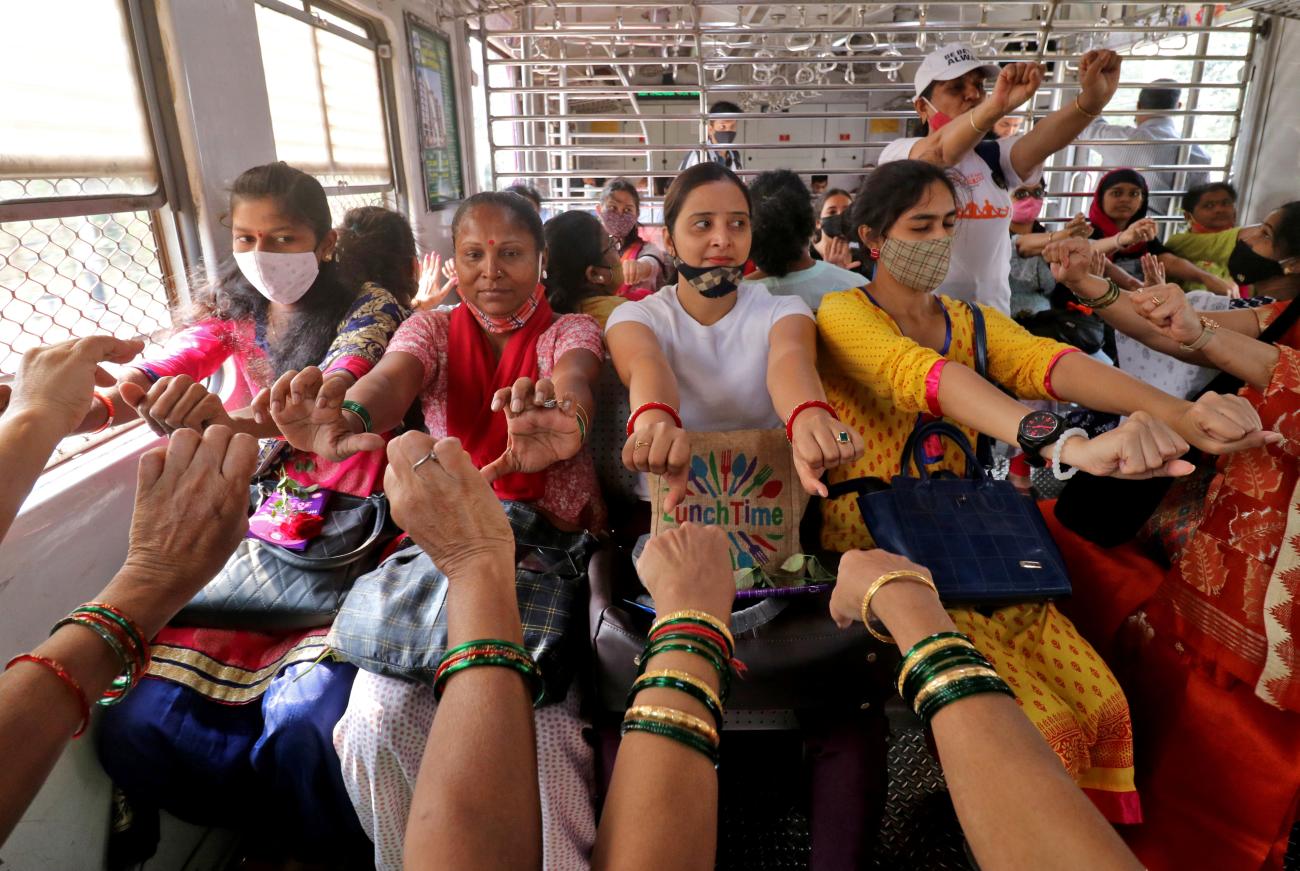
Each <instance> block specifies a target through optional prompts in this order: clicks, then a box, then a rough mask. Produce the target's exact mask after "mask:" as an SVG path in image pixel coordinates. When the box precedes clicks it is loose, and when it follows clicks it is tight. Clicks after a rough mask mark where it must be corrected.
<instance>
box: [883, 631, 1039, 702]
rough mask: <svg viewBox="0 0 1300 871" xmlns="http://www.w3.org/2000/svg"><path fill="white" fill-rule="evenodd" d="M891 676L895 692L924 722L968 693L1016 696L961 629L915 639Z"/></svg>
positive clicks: (968, 694) (970, 694) (969, 694)
mask: <svg viewBox="0 0 1300 871" xmlns="http://www.w3.org/2000/svg"><path fill="white" fill-rule="evenodd" d="M894 677H895V678H896V679H897V681H898V694H899V695H900V696H902V697H903V701H905V702H907V706H908V707H910V708H911V709H912V710H913V711H915V712H916V715H917V716H918V717H920V718H921V720H922V721H923V722H925V723H929V722H930V720H931V719H933V718H934V715H935V714H936V713H938V712H939V711H940V710H941V709H942V708H944V707H946V706H948V705H950V704H952V703H953V702H956V701H959V700H961V699H964V698H966V697H968V696H974V695H979V694H981V693H1003V694H1004V695H1008V696H1011V697H1012V698H1015V694H1014V693H1013V692H1012V691H1011V687H1010V686H1008V685H1007V682H1006V681H1004V680H1003V679H1002V678H1000V677H998V673H997V672H996V671H995V670H994V669H993V664H992V663H991V662H989V661H988V659H987V658H986V657H985V656H984V654H982V653H980V652H979V650H977V649H976V648H975V645H974V644H973V643H972V642H971V640H970V638H968V637H967V636H965V635H963V634H962V633H960V632H937V633H935V634H934V635H931V636H928V637H926V638H922V639H921V640H920V641H918V642H916V644H914V645H912V649H911V650H909V651H907V653H906V654H905V655H904V656H903V660H902V662H900V663H899V664H898V668H897V669H896V670H895V673H894Z"/></svg>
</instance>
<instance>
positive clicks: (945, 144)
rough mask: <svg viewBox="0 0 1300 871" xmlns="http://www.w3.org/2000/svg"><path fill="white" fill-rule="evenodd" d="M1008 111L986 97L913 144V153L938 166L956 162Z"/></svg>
mask: <svg viewBox="0 0 1300 871" xmlns="http://www.w3.org/2000/svg"><path fill="white" fill-rule="evenodd" d="M1005 114H1006V112H1004V111H1003V110H1001V109H1000V108H998V107H997V106H995V105H993V101H992V100H985V101H984V102H982V103H980V104H979V105H978V106H976V107H975V108H974V109H971V110H970V111H968V112H964V113H962V114H961V115H958V116H957V117H956V118H954V119H952V120H951V121H949V122H948V123H947V124H945V125H943V126H942V127H940V128H939V129H938V130H932V131H930V134H929V135H928V136H926V137H925V138H924V139H922V140H921V141H920V142H917V143H916V144H914V145H913V146H912V150H911V152H910V153H909V155H908V156H909V157H911V158H912V159H913V160H924V161H926V162H927V163H933V164H936V165H938V166H956V165H957V164H958V163H960V162H961V160H962V158H963V157H965V156H966V155H967V154H970V152H971V150H972V149H973V148H974V147H975V146H976V145H978V144H979V142H980V140H981V139H983V138H984V134H985V133H987V132H988V131H989V130H991V129H992V128H993V125H994V124H996V123H997V122H998V121H999V120H1000V119H1001V118H1002V116H1003V115H1005Z"/></svg>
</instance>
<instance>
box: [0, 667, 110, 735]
mask: <svg viewBox="0 0 1300 871" xmlns="http://www.w3.org/2000/svg"><path fill="white" fill-rule="evenodd" d="M20 662H31V663H35V664H36V665H39V666H43V667H44V668H47V669H49V670H50V671H51V672H53V673H54V676H55V677H57V678H58V679H59V680H61V681H63V685H64V686H66V687H67V688H68V689H69V690H71V691H72V694H73V695H74V696H76V698H77V704H78V705H80V706H81V725H80V726H78V727H77V731H75V732H73V733H72V737H73V738H80V737H81V736H82V734H83V733H84V732H85V731H86V726H88V725H90V702H88V701H86V692H85V690H83V689H82V688H81V684H79V683H77V679H76V678H74V677H73V676H72V675H70V674H68V670H67V669H66V668H64V667H63V666H61V665H59V664H58V663H57V662H55V661H54V660H52V659H47V658H46V657H44V656H37V655H36V654H35V653H23V654H20V655H19V656H15V657H14V658H13V659H11V660H9V661H8V662H7V663H5V671H8V670H9V669H11V668H13V667H14V666H15V665H17V664H18V663H20Z"/></svg>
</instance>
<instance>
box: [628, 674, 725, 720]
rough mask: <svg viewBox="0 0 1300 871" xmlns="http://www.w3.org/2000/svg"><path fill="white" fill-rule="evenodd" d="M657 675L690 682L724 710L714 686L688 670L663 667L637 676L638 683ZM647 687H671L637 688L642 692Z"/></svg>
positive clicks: (685, 682)
mask: <svg viewBox="0 0 1300 871" xmlns="http://www.w3.org/2000/svg"><path fill="white" fill-rule="evenodd" d="M655 677H667V678H672V679H673V680H679V681H681V682H682V683H684V684H690V685H691V686H693V687H695V688H696V689H697V690H699V691H700V692H702V693H704V694H705V695H706V696H708V697H709V701H711V702H713V704H715V705H717V706H718V710H719V711H720V710H722V700H721V699H719V698H718V694H717V693H716V692H714V691H713V687H711V686H709V685H708V684H706V683H705V682H704V681H702V680H700V679H699V678H698V677H696V676H695V675H693V674H691V673H690V672H688V671H680V670H678V669H675V668H661V669H658V670H656V671H648V672H646V673H645V674H643V675H641V677H639V678H637V683H640V682H642V681H645V680H649V679H650V678H655ZM647 689H669V687H641V689H639V690H637V692H641V691H642V690H647ZM679 692H680V690H679Z"/></svg>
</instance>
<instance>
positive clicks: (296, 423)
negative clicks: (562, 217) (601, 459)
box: [270, 193, 605, 531]
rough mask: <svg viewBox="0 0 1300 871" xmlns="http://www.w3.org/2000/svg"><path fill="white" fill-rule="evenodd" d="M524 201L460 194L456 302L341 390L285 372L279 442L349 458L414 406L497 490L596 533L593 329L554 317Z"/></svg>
mask: <svg viewBox="0 0 1300 871" xmlns="http://www.w3.org/2000/svg"><path fill="white" fill-rule="evenodd" d="M526 205H527V204H526V203H524V202H522V201H520V200H519V198H518V197H515V196H513V195H508V194H502V193H482V194H477V195H475V196H473V197H471V198H469V199H468V200H466V201H465V203H464V204H463V205H462V206H461V207H460V208H459V209H458V210H457V211H456V216H455V218H454V219H453V221H452V231H451V232H452V244H453V245H454V246H455V250H456V253H455V258H456V259H455V263H456V275H457V278H458V288H459V292H460V296H461V300H462V301H463V303H464V304H463V305H459V306H457V307H455V308H454V309H452V310H451V311H436V310H435V311H423V312H420V313H418V314H417V315H415V316H413V317H411V318H410V319H409V320H408V321H407V322H406V323H404V324H403V325H402V328H401V329H399V330H398V331H397V333H396V334H395V335H394V336H393V340H392V342H391V343H390V344H389V346H388V353H386V354H385V355H384V357H383V359H382V360H381V361H380V362H379V364H378V365H377V366H376V367H375V368H374V370H373V371H371V372H370V373H369V374H368V375H366V376H365V377H364V378H362V379H361V380H360V381H358V382H357V383H356V384H354V385H353V386H352V387H351V388H349V389H348V390H347V392H346V395H344V393H343V391H342V390H341V389H340V388H339V387H338V386H337V382H327V383H326V384H325V385H324V387H323V388H322V387H321V382H320V375H319V373H318V372H317V371H316V370H314V369H305V370H303V371H302V372H301V373H294V372H289V373H286V374H285V375H284V376H282V377H281V378H280V380H279V381H278V382H277V383H276V385H275V387H274V389H273V390H272V391H271V393H270V404H271V413H272V414H273V416H274V417H275V419H276V421H277V422H278V423H279V424H280V427H281V432H283V433H284V437H285V438H286V439H288V440H289V442H290V443H292V444H293V445H295V446H300V445H301V446H306V445H310V446H311V448H310V449H311V450H315V451H316V452H317V453H318V454H319V455H320V456H323V457H325V458H327V459H331V458H343V457H348V456H351V455H352V454H354V453H356V452H358V451H363V450H370V449H373V448H375V447H378V446H380V445H381V444H382V441H381V439H380V437H379V436H378V435H376V433H381V432H387V431H388V430H390V429H392V428H393V427H395V426H397V425H398V424H399V423H401V421H402V419H403V418H404V417H405V415H406V412H407V410H408V409H410V407H411V405H412V403H414V402H415V401H416V400H419V402H420V408H421V411H422V412H423V416H424V423H425V426H426V427H427V428H428V430H429V434H430V435H432V436H433V437H434V438H435V439H441V438H446V437H448V436H455V437H456V438H459V439H460V440H461V443H462V444H463V445H464V446H465V449H466V450H467V451H468V452H469V454H470V456H471V457H472V458H473V460H474V463H475V465H477V466H478V467H479V468H480V469H482V470H483V474H484V475H486V476H487V477H488V479H489V480H490V481H491V482H492V486H493V489H494V490H495V491H496V494H497V496H498V497H499V498H501V499H508V500H514V501H519V502H528V503H533V504H535V506H536V507H537V508H538V509H539V510H540V511H541V512H542V514H544V515H545V516H546V518H547V519H548V520H549V521H550V522H551V523H552V524H553V525H554V526H555V527H556V528H558V529H563V530H566V531H573V530H579V529H592V530H596V529H600V528H602V527H603V526H604V522H605V509H604V504H603V502H602V501H601V498H600V488H599V485H598V483H597V480H596V472H595V467H594V466H593V464H592V460H591V455H590V454H589V453H588V452H587V451H584V450H583V449H582V448H583V443H584V442H585V440H586V430H587V425H588V423H589V422H590V420H591V416H592V414H594V412H595V404H594V402H593V400H592V395H591V385H592V383H593V382H594V381H595V379H596V378H597V377H598V375H599V374H600V367H601V363H602V361H603V359H604V350H603V345H602V343H601V335H600V327H599V326H598V325H597V324H596V322H595V321H594V320H593V319H592V318H590V317H587V316H586V315H561V316H558V317H557V316H556V315H555V314H554V312H552V310H551V306H550V304H549V303H548V302H547V301H546V294H545V291H544V289H543V287H542V284H541V283H540V278H541V272H542V269H543V268H544V266H545V255H544V253H543V251H544V248H545V240H544V237H543V234H542V223H541V219H540V218H538V216H537V213H536V212H534V211H533V210H532V209H529V208H525V206H526ZM331 388H333V389H331ZM318 391H319V396H318V395H317V394H318ZM503 411H504V412H505V413H504V414H503V413H502V412H503Z"/></svg>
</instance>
